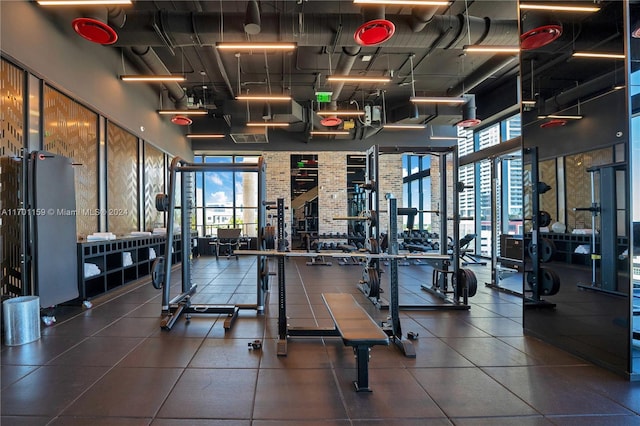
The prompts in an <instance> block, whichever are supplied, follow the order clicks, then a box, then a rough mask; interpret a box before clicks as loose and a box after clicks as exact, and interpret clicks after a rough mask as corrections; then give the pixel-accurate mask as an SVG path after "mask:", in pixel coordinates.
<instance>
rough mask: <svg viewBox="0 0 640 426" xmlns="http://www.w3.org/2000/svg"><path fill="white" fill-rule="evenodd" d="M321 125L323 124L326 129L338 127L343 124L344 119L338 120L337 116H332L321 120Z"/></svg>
mask: <svg viewBox="0 0 640 426" xmlns="http://www.w3.org/2000/svg"><path fill="white" fill-rule="evenodd" d="M320 124H322V125H323V126H325V127H336V126H339V125H341V124H342V119H341V118H338V117H337V116H335V115H332V116H329V117H325V118H323V119H322V120H320Z"/></svg>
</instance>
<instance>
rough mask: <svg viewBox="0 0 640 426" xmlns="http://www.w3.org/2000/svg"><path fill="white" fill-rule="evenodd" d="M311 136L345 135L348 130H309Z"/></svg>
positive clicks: (347, 133)
mask: <svg viewBox="0 0 640 426" xmlns="http://www.w3.org/2000/svg"><path fill="white" fill-rule="evenodd" d="M309 134H310V135H312V136H347V135H349V134H350V133H349V131H348V130H312V131H311V132H309Z"/></svg>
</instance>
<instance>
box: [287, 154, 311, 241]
mask: <svg viewBox="0 0 640 426" xmlns="http://www.w3.org/2000/svg"><path fill="white" fill-rule="evenodd" d="M290 170H291V209H292V216H291V217H292V218H293V226H292V228H293V235H292V240H293V247H295V248H301V249H309V248H310V247H311V243H312V242H313V241H314V240H316V239H317V236H318V156H317V155H315V154H293V155H291V169H290Z"/></svg>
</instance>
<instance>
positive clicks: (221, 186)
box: [194, 156, 258, 237]
mask: <svg viewBox="0 0 640 426" xmlns="http://www.w3.org/2000/svg"><path fill="white" fill-rule="evenodd" d="M257 161H258V159H257V157H254V156H249V157H244V156H196V157H195V158H194V162H196V163H205V164H220V163H243V162H249V163H255V162H257ZM195 182H196V185H195V191H196V193H195V206H194V213H195V214H194V216H195V228H196V230H197V233H198V235H199V236H212V235H216V233H217V229H218V228H241V229H242V234H243V235H247V236H250V237H254V236H257V227H258V186H257V185H258V176H257V174H256V173H253V172H234V171H229V172H221V171H205V172H196V173H195Z"/></svg>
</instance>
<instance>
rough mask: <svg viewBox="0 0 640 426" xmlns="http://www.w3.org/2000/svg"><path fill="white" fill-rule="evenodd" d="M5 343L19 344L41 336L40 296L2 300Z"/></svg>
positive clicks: (9, 344)
mask: <svg viewBox="0 0 640 426" xmlns="http://www.w3.org/2000/svg"><path fill="white" fill-rule="evenodd" d="M2 320H3V323H4V343H5V345H7V346H18V345H24V344H25V343H30V342H33V341H35V340H38V339H39V338H40V298H39V297H38V296H20V297H13V298H11V299H7V300H5V301H4V302H2Z"/></svg>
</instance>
